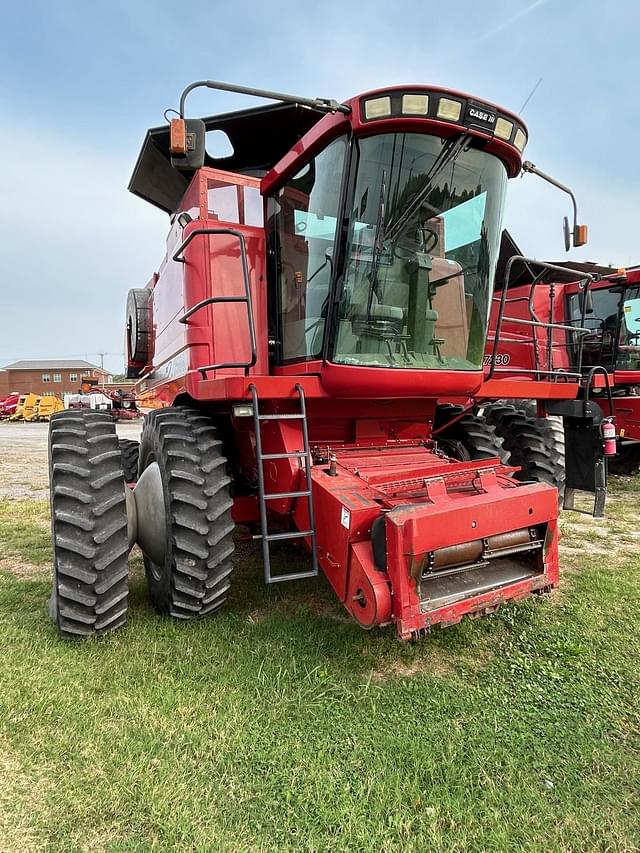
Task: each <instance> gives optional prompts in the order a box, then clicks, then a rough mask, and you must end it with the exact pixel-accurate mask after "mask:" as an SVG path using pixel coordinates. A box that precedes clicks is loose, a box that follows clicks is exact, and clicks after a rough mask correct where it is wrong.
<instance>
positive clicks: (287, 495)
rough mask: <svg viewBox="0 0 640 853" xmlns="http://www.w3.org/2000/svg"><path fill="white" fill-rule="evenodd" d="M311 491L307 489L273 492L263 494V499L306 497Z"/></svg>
mask: <svg viewBox="0 0 640 853" xmlns="http://www.w3.org/2000/svg"><path fill="white" fill-rule="evenodd" d="M310 494H311V491H310V490H309V489H307V490H306V491H304V492H274V493H273V494H271V495H264V496H263V497H264V499H265V501H275V500H278V499H279V498H308V497H309V495H310Z"/></svg>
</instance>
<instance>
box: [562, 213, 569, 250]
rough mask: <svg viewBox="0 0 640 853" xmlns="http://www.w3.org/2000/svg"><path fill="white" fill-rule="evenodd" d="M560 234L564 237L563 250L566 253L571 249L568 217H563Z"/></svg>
mask: <svg viewBox="0 0 640 853" xmlns="http://www.w3.org/2000/svg"><path fill="white" fill-rule="evenodd" d="M562 234H563V236H564V250H565V252H568V251H569V249H570V248H571V231H569V217H568V216H565V217H564V219H563V220H562Z"/></svg>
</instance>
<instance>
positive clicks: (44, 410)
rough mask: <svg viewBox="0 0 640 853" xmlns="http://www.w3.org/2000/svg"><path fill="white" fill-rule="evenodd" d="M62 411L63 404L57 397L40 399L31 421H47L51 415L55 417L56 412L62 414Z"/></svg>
mask: <svg viewBox="0 0 640 853" xmlns="http://www.w3.org/2000/svg"><path fill="white" fill-rule="evenodd" d="M63 410H64V403H63V402H62V400H60V399H59V398H58V397H53V396H47V397H40V401H39V402H38V405H37V406H36V409H35V414H34V417H33V418H32V420H34V421H48V420H49V418H50V417H51V415H55V413H56V412H62V411H63ZM25 420H26V418H25Z"/></svg>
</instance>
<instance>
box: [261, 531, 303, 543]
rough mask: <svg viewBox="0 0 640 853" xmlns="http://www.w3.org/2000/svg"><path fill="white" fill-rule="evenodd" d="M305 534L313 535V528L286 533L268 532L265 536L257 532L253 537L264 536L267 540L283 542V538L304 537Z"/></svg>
mask: <svg viewBox="0 0 640 853" xmlns="http://www.w3.org/2000/svg"><path fill="white" fill-rule="evenodd" d="M306 536H313V530H290V531H288V532H287V533H268V534H267V535H266V536H265V537H263V536H262V535H261V534H260V533H258V534H257V535H256V536H254V537H253V538H254V539H263V538H264V539H266V540H267V542H284V541H285V539H304V538H305V537H306Z"/></svg>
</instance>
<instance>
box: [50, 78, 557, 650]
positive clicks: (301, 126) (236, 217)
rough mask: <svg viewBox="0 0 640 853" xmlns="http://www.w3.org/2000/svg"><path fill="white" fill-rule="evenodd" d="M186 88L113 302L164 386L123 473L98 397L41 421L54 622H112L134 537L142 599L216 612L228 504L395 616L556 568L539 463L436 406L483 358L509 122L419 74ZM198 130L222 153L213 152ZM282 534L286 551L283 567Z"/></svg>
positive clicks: (512, 147)
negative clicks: (317, 84)
mask: <svg viewBox="0 0 640 853" xmlns="http://www.w3.org/2000/svg"><path fill="white" fill-rule="evenodd" d="M194 85H206V86H208V87H209V88H223V89H231V90H232V91H245V90H243V89H241V88H240V87H235V86H229V85H226V84H218V83H213V82H211V81H207V82H206V83H201V84H194ZM192 88H193V86H192V87H189V88H188V89H187V90H186V91H185V92H184V93H183V97H182V99H181V104H180V114H179V118H177V119H175V120H173V121H172V122H171V123H170V125H165V126H163V127H160V128H156V129H153V130H150V131H149V132H148V134H147V137H146V139H145V142H144V145H143V148H142V152H141V154H140V156H139V158H138V162H137V164H136V168H135V172H134V175H133V178H132V181H131V185H130V189H131V190H132V191H133V192H134V193H135V194H137V195H139V196H141V197H143V198H144V199H146V200H147V201H149V202H151V203H152V204H155V205H156V206H158V207H160V208H162V209H164V210H165V211H166V212H167V213H168V214H169V215H170V227H169V233H168V237H167V250H166V255H165V258H164V260H163V262H162V264H161V266H160V269H159V271H158V273H156V274H154V275H153V277H152V278H151V280H150V281H149V283H148V285H147V286H146V287H143V288H140V289H137V290H134V291H132V292H131V293H130V295H129V299H128V304H127V326H126V329H127V331H126V338H127V348H128V370H129V375H131V376H135V377H137V379H138V385H137V388H136V395H137V396H138V397H142V396H144V398H145V399H148V398H149V397H153V398H154V399H155V402H156V405H162V407H161V408H157V409H155V411H153V412H152V413H151V414H149V415H147V416H146V417H145V423H144V428H143V433H142V440H141V443H140V447H139V459H138V466H137V469H138V476H137V482H136V483H135V487H134V488H132V489H130V488H126V487H125V471H124V465H123V459H122V455H121V453H120V452H119V446H118V441H117V438H116V435H115V429H114V425H113V422H112V419H111V416H110V414H109V413H108V412H104V413H103V412H99V411H85V410H82V409H79V410H75V411H73V410H70V411H67V412H64V413H62V414H59V415H56V416H54V417H53V418H52V421H51V438H50V452H51V494H52V515H53V534H54V566H55V577H54V591H53V596H52V604H51V612H52V615H53V617H54V618H55V620H56V622H57V625H58V627H59V629H60V631H61V633H62V634H63V635H64V636H78V635H80V636H86V635H89V634H92V633H103V632H105V631H109V630H112V629H114V628H117V627H118V626H119V625H121V624H123V622H124V621H125V619H126V612H127V553H128V549H129V547H130V546H131V545H132V544H133V543H134V542H137V543H138V544H139V545H140V547H141V548H142V551H143V553H144V559H145V566H146V573H147V578H148V583H149V594H150V598H151V601H152V603H153V605H154V606H155V608H156V609H157V610H158V611H159V612H161V613H163V614H167V615H170V616H173V617H175V618H178V619H189V618H194V617H200V616H204V615H208V614H213V613H216V612H218V611H219V610H220V608H221V607H222V605H223V604H224V602H225V600H226V598H227V595H228V591H229V589H230V586H231V584H232V582H233V552H234V544H233V531H234V527H235V525H236V524H243V525H248V526H249V527H250V528H251V529H253V530H254V531H255V534H256V538H258V539H260V540H261V543H262V551H263V564H264V579H265V581H266V583H279V582H285V581H295V580H297V579H301V578H309V577H314V576H316V575H317V574H318V572H319V571H322V572H323V573H324V574H325V575H326V577H327V579H328V581H329V583H330V584H331V586H332V587H333V589H334V590H335V593H336V595H337V596H338V598H339V600H340V601H341V602H342V603H343V604H344V606H345V608H346V609H347V610H348V611H349V612H350V613H351V614H352V615H353V617H354V619H355V620H356V621H357V622H358V623H359V624H360V625H361V626H362V627H363V628H367V629H369V628H373V627H376V626H382V625H388V624H393V625H395V628H396V631H397V634H398V636H399V637H400V638H401V639H403V640H408V639H415V638H417V637H420V636H422V635H423V634H425V633H427V632H428V631H429V629H430V628H431V627H432V626H433V625H438V624H442V625H447V624H452V623H456V622H458V621H459V620H460V619H461V618H462V617H463V616H464V615H467V614H468V615H473V616H477V615H480V614H482V613H490V612H492V611H494V610H495V609H496V608H497V607H498V606H499V605H500V604H501V603H503V602H505V601H514V600H519V599H521V598H523V597H525V596H527V595H529V594H530V593H532V592H544V591H547V590H549V589H551V588H552V587H553V586H555V585H556V584H557V582H558V547H557V543H558V533H557V515H558V507H557V491H556V489H555V488H553V487H552V486H550V485H547V484H544V483H523V482H520V481H519V480H518V479H516V478H515V477H514V474H516V473H517V468H516V467H514V466H511V465H509V464H506V454H505V451H504V448H503V442H502V440H501V439H500V438H499V437H498V435H497V433H496V430H495V428H494V427H493V426H491V425H489V424H488V423H487V422H486V420H484V419H482V418H481V417H473V416H471V415H468V414H460V415H454V416H453V417H447V419H446V423H444V424H443V423H441V422H440V421H441V418H442V409H438V406H437V402H438V399H440V398H443V397H448V396H449V397H456V398H457V397H463V398H466V397H469V398H473V397H474V396H475V395H476V394H477V393H478V391H479V389H480V388H481V385H482V383H483V358H484V352H485V345H486V329H487V322H488V316H489V308H490V305H491V298H492V290H493V280H494V273H495V268H496V261H497V258H498V251H499V244H500V235H501V229H502V222H501V216H502V210H503V206H504V198H505V193H506V188H507V183H508V179H509V178H512V177H516V176H517V175H519V174H520V170H521V166H522V163H521V154H522V151H523V149H524V146H525V144H526V140H527V132H526V129H525V127H524V125H523V123H522V122H521V121H520V120H519V119H518V118H517V116H515V115H513V114H511V113H509V112H507V111H506V110H503V109H501V108H498V107H496V106H494V105H492V104H488V103H486V102H484V101H481V100H478V99H475V98H471V97H469V96H467V95H463V94H461V93H457V92H452V91H449V90H442V89H439V88H437V87H427V86H412V87H391V88H387V89H383V90H378V91H374V92H369V93H367V94H365V95H361V96H358V97H354V98H352V99H351V100H349V101H348V102H347V103H344V104H341V103H337V102H335V101H326V100H322V99H318V100H307V99H299V98H292V97H289V96H286V95H281V94H278V93H268V92H260V91H257V90H247V93H248V94H258V95H261V96H264V97H271V98H273V99H275V100H278V101H280V102H281V103H279V104H277V105H275V106H266V107H264V106H262V107H258V108H256V109H252V110H246V111H242V112H237V113H230V114H226V115H222V116H215V117H212V118H208V119H204V120H200V119H185V118H184V114H185V100H186V96H187V95H188V93H189V91H191V89H192ZM211 130H218V131H223V132H225V133H226V134H227V135H228V137H229V139H230V142H231V145H232V147H233V154H232V155H230V156H229V157H227V158H226V159H220V158H215V157H213V156H210V155H209V154H207V152H206V150H205V138H206V133H207V131H211ZM126 479H127V480H128V479H129V477H128V476H127V477H126ZM282 542H294V543H295V542H297V543H299V544H301V545H302V546H304V551H303V550H302V549H301V550H300V552H299V556H298V557H297V558H296V559H295V561H294V562H293V563H292V564H290V565H288V566H284V567H283V566H282V564H281V563H278V569H279V571H277V570H276V566H275V565H274V561H273V551H274V550H275V549H277V548H278V546H279V545H280V543H282ZM289 553H291V552H289ZM305 554H306V555H305Z"/></svg>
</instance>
